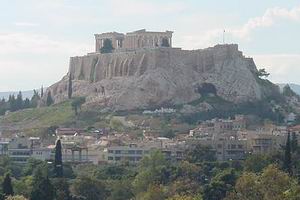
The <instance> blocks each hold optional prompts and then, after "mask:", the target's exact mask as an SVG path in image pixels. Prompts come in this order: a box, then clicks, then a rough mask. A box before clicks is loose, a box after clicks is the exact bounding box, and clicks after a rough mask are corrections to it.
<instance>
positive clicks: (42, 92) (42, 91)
mask: <svg viewBox="0 0 300 200" xmlns="http://www.w3.org/2000/svg"><path fill="white" fill-rule="evenodd" d="M43 96H44V87H43V85H42V87H41V97H42V98H43Z"/></svg>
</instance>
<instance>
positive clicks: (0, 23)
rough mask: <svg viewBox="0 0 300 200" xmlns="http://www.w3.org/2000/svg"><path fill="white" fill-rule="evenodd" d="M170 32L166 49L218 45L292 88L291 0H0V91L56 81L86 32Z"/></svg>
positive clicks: (79, 51) (299, 15) (295, 71)
mask: <svg viewBox="0 0 300 200" xmlns="http://www.w3.org/2000/svg"><path fill="white" fill-rule="evenodd" d="M142 28H146V29H148V30H156V31H165V30H173V31H174V35H173V46H176V47H182V48H184V49H198V48H206V47H209V46H213V45H215V44H218V43H221V42H222V32H223V30H224V29H225V30H226V34H225V41H226V42H227V43H238V44H239V48H240V50H242V51H243V52H244V54H245V55H246V56H249V57H254V59H255V62H256V64H257V66H258V67H259V68H266V69H267V71H269V72H270V73H271V76H270V80H272V81H274V82H276V83H277V82H293V83H298V84H300V78H299V77H300V39H299V37H300V2H299V0H280V1H279V0H277V1H276V0H264V1H261V0H252V1H245V0H244V1H243V0H226V1H222V2H221V1H220V0H181V1H180V0H110V1H108V0H106V1H104V0H65V1H63V0H26V1H24V0H3V1H1V12H0V72H1V73H0V91H8V90H28V89H33V88H39V87H40V86H41V85H44V86H48V85H51V84H52V83H54V82H56V81H58V80H59V79H60V78H61V77H62V76H63V75H65V74H66V72H67V70H68V61H69V57H70V56H75V55H83V54H86V53H87V52H91V51H93V50H94V49H93V48H94V37H93V34H94V33H101V32H109V31H118V32H129V31H134V30H138V29H142Z"/></svg>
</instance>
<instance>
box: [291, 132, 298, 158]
mask: <svg viewBox="0 0 300 200" xmlns="http://www.w3.org/2000/svg"><path fill="white" fill-rule="evenodd" d="M297 149H298V139H297V135H296V133H295V132H293V133H292V141H291V151H292V153H295V152H296V151H297Z"/></svg>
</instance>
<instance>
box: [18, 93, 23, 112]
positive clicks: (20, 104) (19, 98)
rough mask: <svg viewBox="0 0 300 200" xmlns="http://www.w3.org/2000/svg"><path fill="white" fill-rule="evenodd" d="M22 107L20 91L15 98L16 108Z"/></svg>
mask: <svg viewBox="0 0 300 200" xmlns="http://www.w3.org/2000/svg"><path fill="white" fill-rule="evenodd" d="M22 108H23V96H22V92H21V91H20V92H19V94H18V95H17V99H16V110H20V109H22Z"/></svg>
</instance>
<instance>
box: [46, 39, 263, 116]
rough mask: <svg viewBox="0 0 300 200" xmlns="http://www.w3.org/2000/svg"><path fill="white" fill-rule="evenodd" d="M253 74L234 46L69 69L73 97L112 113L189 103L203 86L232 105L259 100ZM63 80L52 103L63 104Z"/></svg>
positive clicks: (126, 57)
mask: <svg viewBox="0 0 300 200" xmlns="http://www.w3.org/2000/svg"><path fill="white" fill-rule="evenodd" d="M256 72H257V69H256V66H255V64H254V62H253V59H252V58H246V57H245V56H243V54H242V52H241V51H239V50H238V46H237V45H235V44H231V45H217V46H215V47H210V48H207V49H203V50H181V49H177V48H153V49H140V50H136V51H126V52H115V53H110V54H100V53H94V54H88V55H86V56H81V57H72V58H71V59H70V67H69V73H70V75H71V77H72V87H73V96H86V97H87V105H88V106H93V105H103V106H106V107H110V108H112V109H115V110H130V109H136V108H147V107H153V106H160V105H164V104H165V105H166V104H167V105H175V104H184V103H188V102H191V101H193V100H196V99H198V98H200V97H201V94H200V93H199V88H201V87H202V85H203V83H206V84H207V83H208V84H210V85H211V86H213V87H214V88H215V90H216V94H217V95H218V96H220V97H222V98H224V99H226V100H228V101H231V102H236V103H240V102H245V101H254V100H259V99H261V98H262V96H263V93H262V91H263V90H262V88H261V86H260V85H259V84H258V83H257V77H256V75H255V74H256ZM68 79H69V74H68V75H66V76H65V77H63V79H62V80H61V81H59V82H58V83H55V84H54V85H52V86H51V87H49V88H48V90H50V91H51V94H52V97H53V98H54V100H55V103H58V102H61V101H64V100H66V99H67V97H68V82H69V81H68ZM46 94H48V93H46ZM44 98H45V99H46V97H44ZM45 99H44V100H45Z"/></svg>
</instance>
